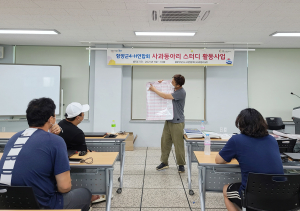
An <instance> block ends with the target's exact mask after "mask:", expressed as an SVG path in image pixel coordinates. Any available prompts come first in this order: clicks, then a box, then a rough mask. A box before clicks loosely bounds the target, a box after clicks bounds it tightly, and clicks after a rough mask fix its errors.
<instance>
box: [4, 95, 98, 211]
mask: <svg viewBox="0 0 300 211" xmlns="http://www.w3.org/2000/svg"><path fill="white" fill-rule="evenodd" d="M55 108H56V106H55V104H54V102H53V100H52V99H50V98H40V99H34V100H32V101H31V102H30V103H29V104H28V108H27V110H26V117H27V121H28V125H29V128H28V129H26V130H25V131H21V132H18V133H16V134H15V135H14V136H13V137H12V138H11V139H9V141H8V142H7V144H6V146H5V149H4V153H3V156H2V158H1V160H0V183H1V185H10V186H30V187H32V189H33V192H34V194H35V196H36V198H37V201H38V202H39V204H40V207H41V208H42V209H81V210H83V211H88V210H89V208H90V202H91V200H92V199H91V198H92V194H91V192H90V191H89V190H88V189H86V188H78V189H74V190H71V186H72V185H71V177H70V165H69V159H68V154H67V147H66V143H65V141H64V140H63V139H62V138H61V137H59V136H58V135H55V134H53V133H49V132H48V131H49V130H50V129H51V128H52V127H53V125H55V122H56V121H55V120H56V116H55Z"/></svg>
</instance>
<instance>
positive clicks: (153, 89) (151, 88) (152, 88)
mask: <svg viewBox="0 0 300 211" xmlns="http://www.w3.org/2000/svg"><path fill="white" fill-rule="evenodd" d="M148 90H149V91H152V92H155V91H156V90H157V89H156V88H155V87H154V86H153V85H152V84H150V87H149V89H148Z"/></svg>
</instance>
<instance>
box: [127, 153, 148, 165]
mask: <svg viewBox="0 0 300 211" xmlns="http://www.w3.org/2000/svg"><path fill="white" fill-rule="evenodd" d="M145 159H146V155H145V156H138V157H125V165H132V164H134V165H145Z"/></svg>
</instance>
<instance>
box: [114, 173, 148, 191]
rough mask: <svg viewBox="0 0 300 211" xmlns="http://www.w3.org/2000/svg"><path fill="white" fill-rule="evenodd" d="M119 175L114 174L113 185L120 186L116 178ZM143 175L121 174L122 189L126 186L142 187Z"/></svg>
mask: <svg viewBox="0 0 300 211" xmlns="http://www.w3.org/2000/svg"><path fill="white" fill-rule="evenodd" d="M119 177H120V175H114V181H113V187H114V188H117V187H119V186H120V183H119V181H118V178H119ZM143 180H144V175H123V189H126V188H142V187H143Z"/></svg>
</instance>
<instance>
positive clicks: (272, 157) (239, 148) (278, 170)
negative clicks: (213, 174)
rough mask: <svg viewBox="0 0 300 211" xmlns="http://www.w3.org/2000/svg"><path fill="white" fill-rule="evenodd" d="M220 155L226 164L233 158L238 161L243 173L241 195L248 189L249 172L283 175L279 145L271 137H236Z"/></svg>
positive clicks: (230, 140)
mask: <svg viewBox="0 0 300 211" xmlns="http://www.w3.org/2000/svg"><path fill="white" fill-rule="evenodd" d="M219 154H220V156H221V157H222V158H223V159H224V160H225V161H226V162H230V161H231V159H232V158H235V159H237V160H238V162H239V164H240V168H241V172H242V185H241V187H240V189H239V192H240V193H241V190H245V188H246V184H247V179H248V174H249V172H252V173H263V174H283V166H282V161H281V158H280V152H279V147H278V143H277V141H276V139H275V138H274V137H272V136H270V135H267V136H265V137H262V138H253V137H250V136H246V135H244V134H239V135H234V136H232V137H231V138H230V139H229V140H228V142H227V143H226V145H225V146H224V147H223V149H222V150H221V151H220V152H219Z"/></svg>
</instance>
